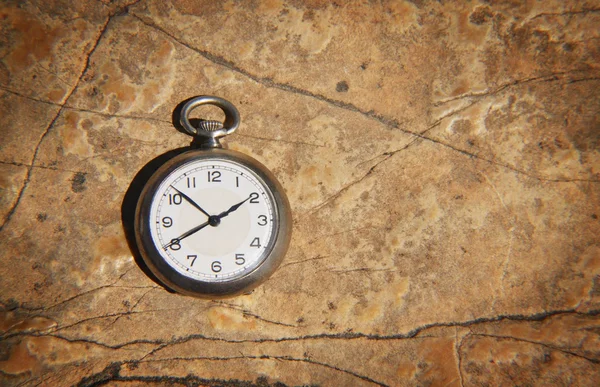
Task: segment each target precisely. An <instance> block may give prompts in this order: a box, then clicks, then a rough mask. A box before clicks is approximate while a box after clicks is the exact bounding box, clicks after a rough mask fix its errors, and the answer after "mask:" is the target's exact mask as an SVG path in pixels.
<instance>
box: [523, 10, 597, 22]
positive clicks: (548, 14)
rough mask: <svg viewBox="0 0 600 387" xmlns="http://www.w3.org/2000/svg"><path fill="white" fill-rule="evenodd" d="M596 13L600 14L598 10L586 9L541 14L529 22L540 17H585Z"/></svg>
mask: <svg viewBox="0 0 600 387" xmlns="http://www.w3.org/2000/svg"><path fill="white" fill-rule="evenodd" d="M596 12H600V8H588V9H582V10H578V11H565V12H543V13H540V14H537V15H535V16H533V17H531V18H530V19H529V20H534V19H537V18H540V17H545V16H573V15H587V14H589V13H596Z"/></svg>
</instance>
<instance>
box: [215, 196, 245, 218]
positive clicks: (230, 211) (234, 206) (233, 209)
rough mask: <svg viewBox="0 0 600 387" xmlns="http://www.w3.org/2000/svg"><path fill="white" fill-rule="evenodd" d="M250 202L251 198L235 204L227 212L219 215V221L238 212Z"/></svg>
mask: <svg viewBox="0 0 600 387" xmlns="http://www.w3.org/2000/svg"><path fill="white" fill-rule="evenodd" d="M248 200H250V196H248V197H247V198H246V199H244V200H242V201H241V202H239V203H238V204H234V205H233V206H231V207H230V208H229V209H228V210H227V211H223V212H221V213H220V214H219V215H217V216H218V217H219V219H221V218H224V217H226V216H227V215H229V214H231V213H232V212H233V211H235V210H237V209H238V208H240V206H241V205H242V204H244V203H246V202H247V201H248Z"/></svg>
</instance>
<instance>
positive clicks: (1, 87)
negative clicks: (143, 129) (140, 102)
mask: <svg viewBox="0 0 600 387" xmlns="http://www.w3.org/2000/svg"><path fill="white" fill-rule="evenodd" d="M0 90H4V91H5V92H7V93H10V94H14V95H15V96H17V97H21V98H25V99H28V100H30V101H34V102H39V103H43V104H46V105H52V106H56V107H59V108H62V109H63V110H71V111H75V112H81V113H90V114H95V115H99V116H102V117H105V118H123V119H127V120H138V121H151V122H160V123H167V124H171V123H172V122H171V121H169V120H161V119H160V118H155V117H144V116H131V115H125V114H116V113H105V112H100V111H97V110H91V109H85V108H81V107H77V106H72V105H69V104H67V103H65V104H60V103H57V102H53V101H48V100H44V99H39V98H36V97H32V96H29V95H25V94H22V93H19V92H17V91H14V90H12V89H10V88H8V87H6V86H4V85H0Z"/></svg>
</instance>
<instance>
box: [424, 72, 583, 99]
mask: <svg viewBox="0 0 600 387" xmlns="http://www.w3.org/2000/svg"><path fill="white" fill-rule="evenodd" d="M586 71H587V70H583V69H582V70H571V71H563V72H559V73H553V74H547V75H541V76H539V77H531V78H524V79H516V80H514V81H512V82H507V83H505V84H502V85H500V86H498V87H496V88H494V89H492V90H489V91H480V92H475V91H473V92H469V93H464V94H461V95H457V96H455V97H450V98H446V99H442V100H440V101H437V102H435V103H434V104H433V106H435V107H438V106H441V105H445V104H447V103H448V102H453V101H458V100H461V99H466V98H484V97H490V96H494V95H496V94H499V93H500V92H502V91H504V90H506V89H508V88H510V87H513V86H518V85H523V84H527V83H537V82H553V81H558V80H561V79H564V78H566V76H568V75H570V74H574V73H582V72H586ZM569 83H572V82H569ZM472 105H473V104H471V105H468V107H470V106H472Z"/></svg>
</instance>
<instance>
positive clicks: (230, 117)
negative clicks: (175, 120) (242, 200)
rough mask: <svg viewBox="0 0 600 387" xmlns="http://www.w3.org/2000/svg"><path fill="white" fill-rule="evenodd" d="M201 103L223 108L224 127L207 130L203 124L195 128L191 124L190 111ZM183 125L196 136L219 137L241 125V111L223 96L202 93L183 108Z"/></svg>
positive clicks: (181, 120)
mask: <svg viewBox="0 0 600 387" xmlns="http://www.w3.org/2000/svg"><path fill="white" fill-rule="evenodd" d="M200 105H215V106H218V107H219V108H221V110H223V113H225V121H224V122H223V128H221V129H218V130H207V129H206V128H204V127H203V126H202V125H201V126H200V128H194V127H193V126H192V124H190V118H189V116H190V113H191V111H192V110H194V109H195V108H197V107H198V106H200ZM180 117H181V118H180V120H179V121H180V122H181V126H183V128H184V129H185V131H186V132H187V133H188V134H190V135H192V136H194V137H197V136H200V137H205V138H219V137H223V136H226V135H228V134H231V133H233V132H234V131H235V130H236V129H237V128H238V126H239V125H240V113H239V112H238V110H237V109H236V107H235V106H233V104H232V103H231V102H229V101H227V100H225V99H223V98H219V97H214V96H210V95H201V96H198V97H194V98H192V99H190V100H189V101H188V102H187V103H186V104H185V105H183V108H182V109H181V115H180Z"/></svg>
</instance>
